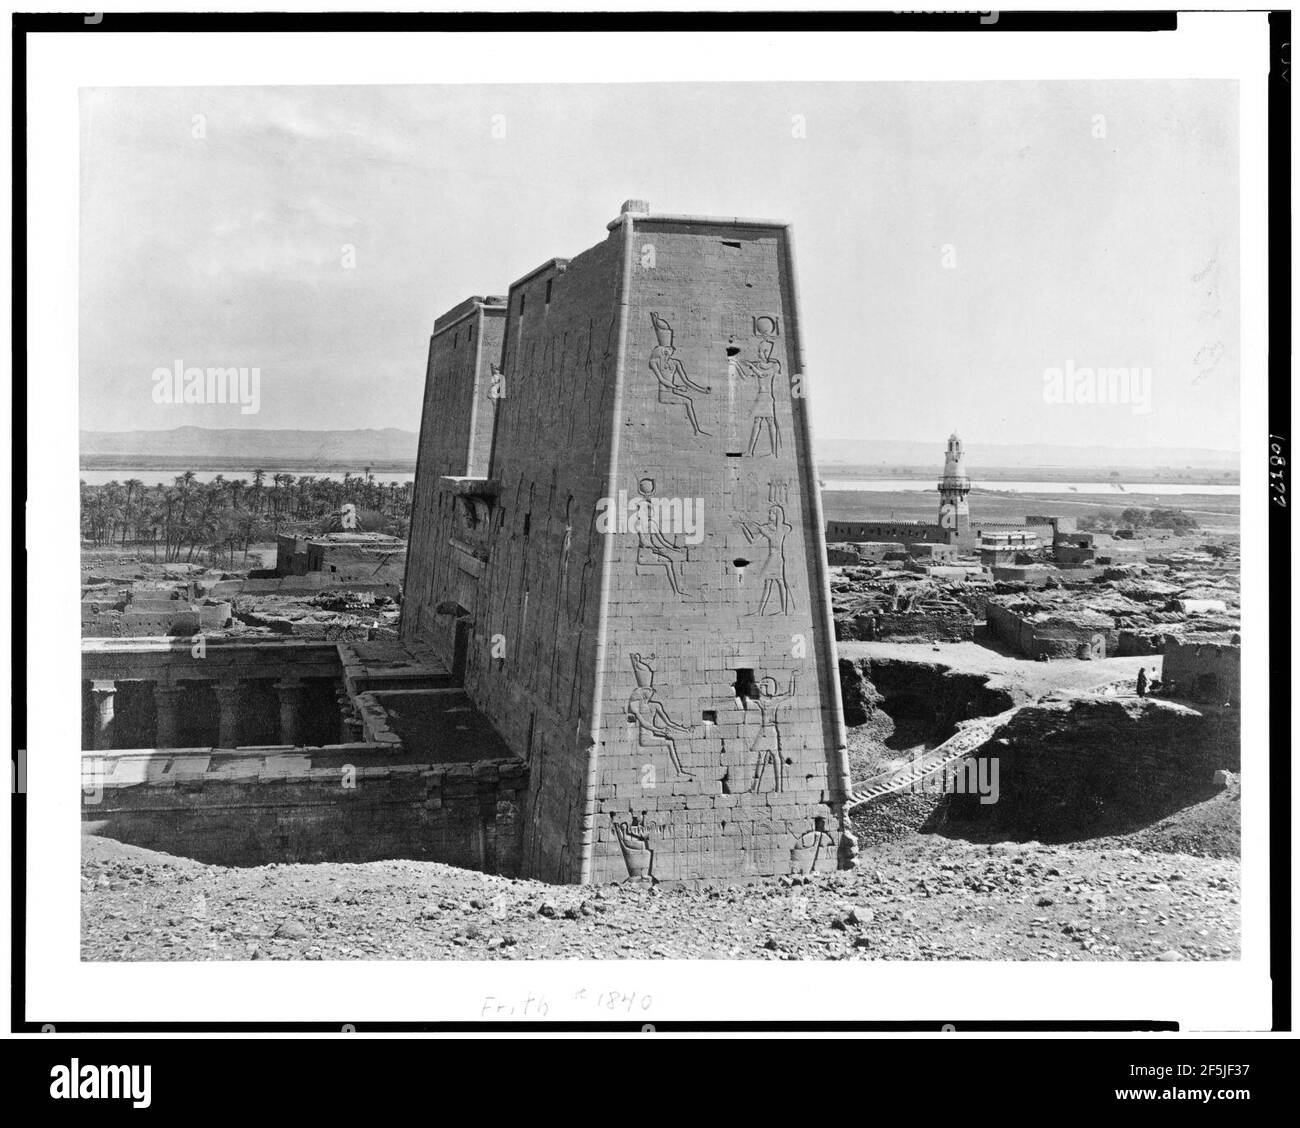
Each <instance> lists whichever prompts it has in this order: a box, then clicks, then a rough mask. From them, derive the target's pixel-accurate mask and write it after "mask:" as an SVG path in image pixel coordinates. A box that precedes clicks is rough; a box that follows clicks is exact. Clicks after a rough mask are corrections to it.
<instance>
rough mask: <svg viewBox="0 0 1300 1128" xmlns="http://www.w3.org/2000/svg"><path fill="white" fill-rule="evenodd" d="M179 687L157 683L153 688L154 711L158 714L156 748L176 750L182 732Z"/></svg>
mask: <svg viewBox="0 0 1300 1128" xmlns="http://www.w3.org/2000/svg"><path fill="white" fill-rule="evenodd" d="M183 692H184V691H183V690H182V689H181V688H180V687H179V686H174V685H164V684H162V683H161V682H155V683H154V687H153V703H154V709H155V710H156V711H157V714H158V727H157V728H156V729H155V730H154V738H153V744H154V747H155V748H175V747H176V746H177V742H178V739H179V738H178V733H179V730H180V723H179V722H180V708H181V694H182V693H183Z"/></svg>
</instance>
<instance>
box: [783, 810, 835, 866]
mask: <svg viewBox="0 0 1300 1128" xmlns="http://www.w3.org/2000/svg"><path fill="white" fill-rule="evenodd" d="M834 847H835V836H834V835H833V834H831V833H829V832H828V831H827V829H826V820H825V819H824V818H820V817H819V818H817V819H816V820H814V824H813V829H812V830H808V831H805V832H804V833H803V834H802V835H800V836H799V840H798V842H797V843H796V844H795V847H794V849H793V850H791V851H790V868H791V870H792V871H793V872H794V873H812V871H813V870H814V869H815V868H816V866H817V862H818V860H819V859H820V858H821V856H822V854H823V853H828V852H829V851H830V850H832V849H834Z"/></svg>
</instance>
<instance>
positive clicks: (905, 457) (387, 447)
mask: <svg viewBox="0 0 1300 1128" xmlns="http://www.w3.org/2000/svg"><path fill="white" fill-rule="evenodd" d="M418 442H419V436H418V434H417V433H416V432H415V431H404V430H401V429H400V428H397V427H384V428H382V429H379V430H366V431H290V430H254V429H242V428H228V429H219V428H212V427H176V428H173V429H172V430H170V431H82V432H81V459H82V464H83V466H85V467H86V468H87V469H89V468H92V467H93V465H94V464H98V465H101V466H112V465H117V466H130V467H140V468H142V469H150V468H152V467H151V466H150V463H151V462H153V461H155V460H156V461H158V462H159V463H160V464H163V465H167V466H172V465H179V464H182V463H187V462H188V463H192V464H193V467H194V468H198V467H199V466H200V464H204V463H206V464H211V463H217V462H220V463H226V464H231V463H234V464H239V465H244V464H252V463H264V464H265V465H266V466H268V467H273V466H292V465H295V464H297V465H310V466H318V467H320V468H321V469H325V468H328V467H332V466H345V467H364V466H374V467H376V468H380V467H386V468H390V469H395V468H399V467H402V466H406V467H407V468H411V467H413V466H414V464H415V455H416V447H417V445H418ZM946 444H947V440H946V438H945V439H936V440H933V441H925V442H918V441H912V440H906V441H904V440H897V439H824V440H822V441H821V442H819V443H818V444H817V461H818V464H819V467H820V468H821V469H822V470H823V471H826V470H829V469H832V468H839V469H844V468H853V469H859V470H868V471H876V472H879V471H881V470H885V469H892V468H911V469H918V468H923V469H930V470H932V469H933V468H935V467H938V466H942V465H943V451H944V447H945V446H946ZM1238 460H1239V456H1238V455H1237V453H1236V452H1234V451H1227V450H1207V449H1203V448H1199V447H1150V448H1132V447H1083V446H1078V447H1076V446H1051V445H1048V444H1046V443H1026V444H1020V445H1003V444H999V443H969V444H967V446H966V462H967V466H968V468H969V469H970V471H971V472H972V473H978V470H979V468H980V467H986V468H992V467H999V468H1002V469H1013V468H1016V467H1024V468H1025V469H1031V468H1047V467H1070V468H1074V469H1097V470H1102V469H1105V470H1112V469H1115V468H1119V467H1123V468H1128V469H1134V468H1157V467H1176V468H1178V469H1184V468H1186V467H1193V468H1195V469H1216V470H1234V469H1236V468H1237V465H1238Z"/></svg>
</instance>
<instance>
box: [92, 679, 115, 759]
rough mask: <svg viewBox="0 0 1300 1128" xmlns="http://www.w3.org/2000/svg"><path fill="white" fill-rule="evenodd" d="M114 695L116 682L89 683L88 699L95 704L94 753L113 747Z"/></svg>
mask: <svg viewBox="0 0 1300 1128" xmlns="http://www.w3.org/2000/svg"><path fill="white" fill-rule="evenodd" d="M116 693H117V683H116V682H111V681H93V682H91V683H90V697H91V700H92V701H94V703H95V737H94V750H95V751H96V752H102V751H106V750H107V749H109V748H112V747H113V697H114V695H115V694H116Z"/></svg>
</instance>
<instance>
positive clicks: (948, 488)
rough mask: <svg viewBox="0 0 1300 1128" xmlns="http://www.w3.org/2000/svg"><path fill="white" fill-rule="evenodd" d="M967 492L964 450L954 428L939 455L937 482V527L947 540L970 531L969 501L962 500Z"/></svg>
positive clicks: (968, 484) (952, 541) (967, 533)
mask: <svg viewBox="0 0 1300 1128" xmlns="http://www.w3.org/2000/svg"><path fill="white" fill-rule="evenodd" d="M969 493H970V479H969V478H968V477H966V454H965V452H964V451H963V450H962V449H961V439H959V438H958V437H957V432H956V431H954V432H953V433H952V434H951V435H950V436H949V437H948V450H947V452H946V453H945V454H944V457H943V478H942V479H941V480H940V482H939V527H940V528H941V529H943V531H944V532H945V533H946V534H947V537H946V539H947V542H948V543H949V544H955V543H957V542H959V541H962V540H965V539H966V538H967V537H968V536H969V534H970V505H969V504H967V501H966V495H967V494H969Z"/></svg>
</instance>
